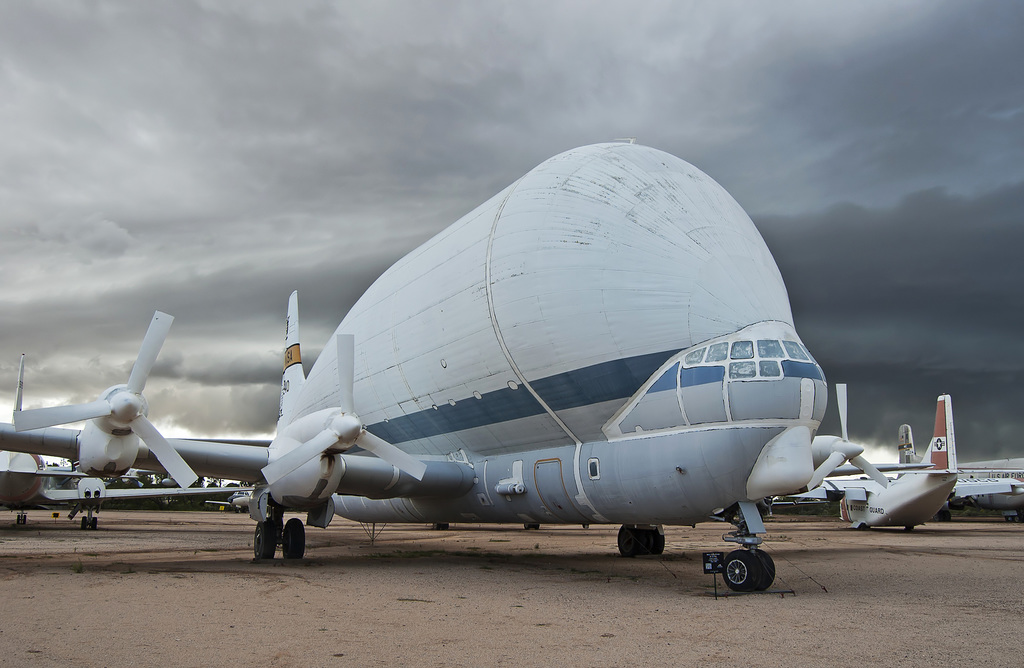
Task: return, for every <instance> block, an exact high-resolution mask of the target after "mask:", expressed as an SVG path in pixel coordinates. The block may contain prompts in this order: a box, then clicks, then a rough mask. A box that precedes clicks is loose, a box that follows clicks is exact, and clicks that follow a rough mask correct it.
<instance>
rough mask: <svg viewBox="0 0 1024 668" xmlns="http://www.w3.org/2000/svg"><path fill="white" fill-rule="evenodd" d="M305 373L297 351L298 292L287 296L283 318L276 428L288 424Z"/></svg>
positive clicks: (300, 356)
mask: <svg viewBox="0 0 1024 668" xmlns="http://www.w3.org/2000/svg"><path fill="white" fill-rule="evenodd" d="M305 380H306V373H305V372H304V371H303V370H302V354H301V353H300V351H299V293H298V291H295V292H293V293H292V294H291V296H290V297H288V316H287V318H285V334H284V373H282V374H281V403H280V407H279V409H278V413H277V429H278V431H280V430H281V428H282V427H284V426H285V425H287V424H289V423H290V422H291V421H292V418H293V417H294V414H295V409H294V407H295V399H296V397H298V396H299V391H300V390H301V389H302V384H303V383H304V382H305Z"/></svg>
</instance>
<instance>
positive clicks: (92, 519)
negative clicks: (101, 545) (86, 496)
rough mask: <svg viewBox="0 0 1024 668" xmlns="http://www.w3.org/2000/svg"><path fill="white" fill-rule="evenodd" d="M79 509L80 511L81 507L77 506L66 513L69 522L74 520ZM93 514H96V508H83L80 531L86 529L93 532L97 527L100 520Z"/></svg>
mask: <svg viewBox="0 0 1024 668" xmlns="http://www.w3.org/2000/svg"><path fill="white" fill-rule="evenodd" d="M81 509H82V507H81V506H77V505H76V506H75V507H74V508H72V509H71V512H70V513H68V519H69V520H74V519H75V515H77V514H78V511H79V510H81ZM95 512H96V508H95V507H93V506H86V507H85V517H83V518H82V530H83V531H85V530H86V529H92V530H93V531H95V530H96V529H97V528H98V527H99V525H100V520H99V518H98V517H96V515H95V514H94V513H95Z"/></svg>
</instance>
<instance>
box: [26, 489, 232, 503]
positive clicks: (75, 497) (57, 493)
mask: <svg viewBox="0 0 1024 668" xmlns="http://www.w3.org/2000/svg"><path fill="white" fill-rule="evenodd" d="M245 491H250V492H251V491H252V488H251V487H190V488H186V489H182V488H181V487H143V488H141V489H139V488H135V489H110V488H107V489H105V490H104V492H103V500H104V501H118V500H124V499H146V498H164V497H168V496H205V495H208V494H231V493H234V492H245ZM40 494H41V495H42V496H44V497H46V500H47V501H52V502H60V503H69V502H77V501H81V500H82V499H81V497H80V495H79V491H78V490H77V489H46V490H41V491H40Z"/></svg>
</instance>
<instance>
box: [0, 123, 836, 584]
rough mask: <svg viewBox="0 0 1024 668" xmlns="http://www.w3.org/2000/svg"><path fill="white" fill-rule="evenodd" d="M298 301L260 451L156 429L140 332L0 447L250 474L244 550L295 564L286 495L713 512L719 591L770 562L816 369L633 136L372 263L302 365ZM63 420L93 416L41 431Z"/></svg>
mask: <svg viewBox="0 0 1024 668" xmlns="http://www.w3.org/2000/svg"><path fill="white" fill-rule="evenodd" d="M297 315H298V309H297V300H296V299H295V298H294V296H293V298H292V299H291V300H290V301H289V308H288V321H287V328H286V330H287V333H286V353H285V369H284V374H283V378H282V389H281V403H280V412H279V419H278V430H277V436H276V437H275V438H274V440H273V442H272V443H271V444H270V445H269V447H266V448H263V447H253V446H247V445H241V444H238V443H223V442H222V443H216V442H205V441H190V440H180V439H171V440H169V441H166V440H165V439H163V437H162V436H160V435H159V434H158V433H157V432H156V430H155V429H154V428H152V425H151V424H150V423H149V421H148V420H147V419H145V416H146V412H147V407H146V403H145V401H144V399H143V397H142V386H143V384H144V378H145V376H146V374H147V373H148V369H149V368H150V367H151V364H149V363H148V359H149V355H148V352H149V351H151V350H152V349H153V348H154V347H156V348H159V346H154V345H152V344H151V343H150V337H149V336H147V340H146V342H145V343H144V344H143V350H145V351H147V355H145V356H144V355H142V354H141V353H140V361H139V362H137V367H139V366H141V371H139V373H136V372H135V371H134V370H133V373H132V377H131V378H130V379H129V381H128V383H127V384H126V385H125V386H124V387H120V388H112V389H111V390H108V391H107V392H105V393H104V394H103V395H102V396H101V399H100V400H98V401H97V402H93V404H87V405H86V406H89V408H88V409H86V408H80V407H75V408H74V409H73V411H71V410H69V411H66V412H60V411H53V410H52V409H39V411H28V410H26V411H22V412H21V413H20V415H19V417H18V418H17V419H16V420H15V424H16V425H17V427H16V428H15V427H14V426H11V425H0V446H2V447H7V448H14V449H17V450H22V451H26V452H36V453H39V454H49V455H55V456H67V455H68V452H72V451H78V450H82V451H83V452H84V451H85V450H86V449H88V448H92V449H93V450H92V451H95V452H100V453H102V452H106V453H108V455H107V461H106V462H103V461H99V460H98V459H97V460H96V461H94V462H93V463H92V464H90V466H91V467H93V468H94V469H99V470H104V471H105V470H107V469H108V468H110V469H112V470H114V471H116V470H120V469H121V468H124V467H127V466H129V465H134V466H136V467H141V468H159V467H162V468H165V469H166V470H168V471H169V472H170V473H171V475H172V476H173V477H174V478H175V480H177V481H178V482H179V483H182V484H185V483H186V481H188V480H190V479H191V477H192V476H193V475H196V474H201V475H207V476H213V477H219V478H230V479H239V480H248V481H252V482H254V483H256V489H255V490H254V492H253V495H252V500H251V503H250V506H249V512H250V515H251V516H252V518H253V519H254V520H255V521H256V522H257V524H256V533H255V540H254V551H255V554H256V556H257V557H258V558H271V557H273V556H274V555H275V552H276V549H277V547H278V545H280V546H281V548H282V553H283V556H285V557H286V558H288V557H291V558H295V557H301V556H302V555H303V552H304V549H305V537H304V531H305V529H304V524H303V521H302V520H301V519H300V518H298V517H293V518H291V519H289V520H288V521H287V522H285V520H284V518H285V515H286V513H289V512H295V511H300V512H305V513H306V518H305V525H309V526H320V527H323V526H327V524H328V523H329V522H330V521H331V518H332V517H333V516H334V515H335V513H337V514H340V515H342V516H344V517H347V518H351V519H354V520H358V521H362V522H416V523H437V524H443V523H448V522H460V523H466V522H515V523H524V524H535V523H566V524H593V523H607V524H613V523H614V524H620V525H621V528H620V530H619V537H618V547H619V550H620V552H621V554H623V555H625V556H633V555H637V554H648V553H653V554H657V553H660V552H661V551H662V550H663V549H664V531H663V527H664V526H665V525H692V524H694V523H696V522H701V521H704V520H706V519H708V518H709V517H720V518H725V519H727V520H729V521H730V522H732V523H733V524H735V525H736V529H735V531H733V532H732V533H731V534H730V535H729V536H728V537H727V539H728V540H731V541H733V542H735V543H737V544H738V545H740V546H741V548H740V549H736V550H734V551H733V552H732V553H730V555H729V557H728V558H727V564H726V570H727V581H728V583H729V586H731V587H733V588H736V589H753V588H759V589H764V588H767V587H769V586H770V585H771V583H772V580H773V578H774V571H775V569H774V565H773V564H772V563H771V559H770V557H769V556H768V555H767V553H765V552H764V551H763V550H759V549H758V545H759V543H760V542H761V538H760V534H763V533H764V532H765V529H764V526H763V524H762V522H761V517H760V515H759V513H758V510H757V507H756V503H757V502H758V501H760V500H761V499H763V498H764V497H767V496H773V495H779V494H786V493H790V492H794V491H797V490H801V489H806V487H807V484H808V482H809V481H810V479H811V476H812V474H814V472H815V469H816V467H821V466H822V465H823V464H824V462H823V461H817V460H816V458H815V456H814V454H813V453H812V447H811V442H812V438H813V436H814V435H815V433H816V431H817V429H818V425H819V423H820V420H821V417H822V414H823V413H824V410H825V405H826V401H827V390H826V385H825V381H824V376H823V374H822V371H821V369H820V368H819V366H818V365H817V363H816V362H815V361H814V359H813V358H812V357H811V354H810V352H809V351H808V350H807V348H806V347H804V345H803V344H802V343H801V341H800V337H799V336H798V334H797V332H796V328H795V326H794V324H793V316H792V312H791V309H790V305H789V298H788V295H787V293H786V287H785V285H784V283H783V280H782V276H781V275H780V273H779V270H778V268H777V266H776V264H775V261H774V259H773V258H772V256H771V253H770V252H769V250H768V248H767V247H766V246H765V243H764V241H763V239H762V238H761V235H760V234H759V233H758V231H757V229H756V228H755V227H754V225H753V223H752V222H751V220H750V218H749V217H748V216H747V215H746V213H745V212H744V211H743V209H742V208H741V207H740V206H739V205H738V204H737V203H736V201H735V200H733V198H732V197H731V196H730V195H729V194H728V193H727V192H726V191H725V190H724V189H723V188H722V187H721V186H719V185H718V184H717V183H715V182H714V181H713V180H712V179H711V178H710V177H708V176H707V175H706V174H704V173H702V172H701V171H699V170H698V169H696V168H695V167H693V166H692V165H690V164H688V163H686V162H684V161H682V160H680V159H679V158H676V157H674V156H671V155H669V154H667V153H663V152H661V151H657V150H655V149H652V148H648V147H644V146H640V145H636V144H625V143H607V144H598V145H594V146H585V147H582V148H578V149H574V150H571V151H568V152H566V153H563V154H561V155H557V156H555V157H553V158H551V159H549V160H547V161H545V162H543V163H542V164H540V165H539V166H537V167H536V168H534V169H532V170H531V171H530V172H528V173H527V174H526V175H525V176H523V177H522V178H520V179H519V180H517V181H516V182H515V183H513V184H511V185H510V186H508V187H507V188H505V189H504V190H503V191H501V192H500V193H498V194H497V195H495V196H494V197H492V198H491V199H490V200H488V201H487V202H485V203H484V204H482V205H481V206H480V207H478V208H477V209H475V210H473V211H472V212H470V213H469V214H467V215H466V216H464V217H463V218H461V219H460V220H458V221H456V222H455V223H454V224H453V225H451V226H450V227H448V228H447V229H445V230H443V231H442V232H440V233H439V234H438V235H436V236H435V237H434V238H432V239H431V240H429V241H427V242H426V243H425V244H423V245H422V246H420V247H419V248H417V249H416V250H414V251H412V252H411V253H409V254H408V255H406V256H405V257H404V258H402V259H401V260H399V261H398V262H397V263H395V265H394V266H392V267H391V268H390V269H388V270H387V271H386V272H384V274H383V275H381V276H380V278H379V279H378V280H377V281H376V282H375V283H374V284H373V285H372V286H371V287H370V288H369V289H368V290H367V292H366V293H365V294H364V295H363V296H362V297H361V298H360V299H359V300H358V301H357V302H356V304H355V305H354V306H353V307H352V309H351V310H350V311H349V313H348V314H347V315H346V316H345V318H344V319H343V320H342V321H341V324H340V325H339V326H338V328H337V330H336V332H335V334H334V335H333V336H332V340H331V341H329V343H328V344H327V345H326V346H325V347H324V350H323V352H322V353H321V355H320V356H319V358H318V359H317V361H316V363H315V364H314V365H313V367H312V369H311V370H310V372H309V375H308V376H305V375H304V373H303V367H302V365H301V363H300V362H301V355H300V348H299V337H298V319H297ZM158 316H159V314H158ZM154 338H158V337H154ZM161 340H162V339H161ZM42 411H50V412H49V413H44V412H42ZM72 418H73V419H78V420H82V419H88V420H91V422H90V423H88V424H87V425H86V427H85V428H84V429H82V430H81V431H77V430H72V429H62V428H58V427H55V426H54V425H57V424H63V423H67V422H70V421H71V419H72ZM136 436H138V437H141V442H139V439H138V438H136ZM118 439H120V440H118ZM165 442H166V443H168V444H169V446H170V447H167V446H165V445H164V443H165ZM115 443H117V444H118V447H112V444H115ZM120 445H124V446H125V449H119V447H120ZM125 450H127V451H129V455H130V454H134V461H132V462H129V461H128V460H129V459H131V456H125V457H123V458H122V457H120V455H119V454H118V453H120V452H124V451H125ZM843 458H844V459H845V455H843ZM826 459H827V457H826ZM838 459H839V457H838V456H837V457H836V458H834V459H833V460H832V461H833V462H834V461H835V460H838ZM179 460H180V461H179ZM829 465H830V466H831V465H832V463H830V464H829ZM186 469H188V470H186Z"/></svg>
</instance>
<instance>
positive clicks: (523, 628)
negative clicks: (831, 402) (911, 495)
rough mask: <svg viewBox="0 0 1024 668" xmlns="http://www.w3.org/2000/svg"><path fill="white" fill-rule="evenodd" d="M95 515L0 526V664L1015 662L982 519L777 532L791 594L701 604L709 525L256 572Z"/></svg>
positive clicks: (784, 584) (226, 520) (341, 539)
mask: <svg viewBox="0 0 1024 668" xmlns="http://www.w3.org/2000/svg"><path fill="white" fill-rule="evenodd" d="M0 517H2V516H0ZM99 517H100V520H99V530H97V531H82V530H80V529H79V528H78V524H77V523H71V522H68V521H67V520H66V519H65V518H63V517H61V518H60V519H58V520H54V519H52V518H51V517H50V513H49V512H47V511H42V510H40V511H33V512H31V513H30V514H29V523H28V525H26V526H16V525H15V524H14V514H13V513H10V514H9V515H8V517H7V518H5V519H4V523H3V524H2V525H0V578H2V585H0V592H2V599H0V600H2V608H0V665H3V666H24V665H33V666H41V665H60V666H66V665H75V666H124V665H141V666H149V665H160V666H209V665H243V666H244V665H267V666H389V667H390V666H396V665H399V666H401V665H408V666H467V667H469V666H518V665H528V666H533V665H559V666H637V665H668V664H682V665H701V666H737V665H742V664H752V665H769V666H773V665H774V666H783V665H784V666H796V667H800V666H861V665H864V664H868V665H888V666H955V665H986V666H987V667H992V666H1017V665H1020V662H1021V661H1020V654H1019V643H1017V642H1016V640H1014V638H1015V636H1014V635H1013V633H1014V630H1015V629H1016V628H1018V626H1019V624H1020V621H1021V619H1022V615H1024V559H1022V558H1021V545H1022V543H1024V526H1021V525H1017V524H1010V523H1005V522H1002V521H996V520H988V521H977V520H963V521H954V522H951V523H945V524H930V525H927V526H924V527H919V528H918V529H917V530H916V531H913V532H904V531H902V530H873V531H852V530H847V529H845V528H844V527H843V525H842V524H840V523H839V521H838V520H821V519H804V518H793V517H781V518H776V519H774V520H771V521H769V522H768V528H769V531H770V532H771V533H770V535H769V538H768V540H767V542H766V544H765V548H766V549H767V550H769V551H770V552H771V553H772V555H773V556H774V558H775V562H776V565H777V568H778V577H777V579H776V585H775V587H776V589H779V590H790V591H791V593H785V594H783V593H762V594H750V595H742V596H741V595H732V596H725V597H720V598H718V599H715V598H714V596H713V592H714V589H713V587H712V583H713V580H712V578H711V577H710V576H707V575H704V574H703V573H702V567H701V552H704V551H727V550H728V549H729V547H730V546H729V544H727V543H724V542H723V541H722V540H721V535H722V534H723V533H724V532H725V531H726V529H727V528H728V527H726V526H725V525H722V524H715V523H706V524H700V525H698V526H697V527H696V528H692V529H691V528H689V527H669V528H668V529H667V535H666V538H667V545H666V550H665V554H664V555H663V556H661V557H646V558H635V559H624V558H621V557H619V556H618V552H617V550H616V548H615V535H616V531H617V527H597V526H591V527H590V528H589V529H583V528H581V527H578V526H576V527H555V526H551V527H542V528H541V529H540V530H539V531H525V530H523V528H522V527H521V526H499V525H484V526H476V525H453V526H452V528H451V529H450V530H449V531H434V530H432V529H431V528H430V527H428V526H422V525H389V526H387V527H385V528H383V530H382V531H381V533H380V534H379V535H378V536H377V537H376V539H375V540H374V541H373V542H372V543H371V541H370V538H369V536H368V534H367V533H366V531H365V530H364V528H363V527H361V526H360V525H358V524H355V523H352V522H346V521H344V520H339V519H336V520H335V522H334V523H333V524H332V525H331V527H330V528H328V529H325V530H323V529H309V530H308V533H307V551H306V558H305V559H303V560H301V561H283V560H280V559H276V560H273V561H262V562H258V563H256V562H253V560H252V547H251V545H252V532H253V523H252V522H251V520H249V518H248V516H247V515H240V514H235V513H219V512H217V513H215V512H207V513H202V512H196V513H170V512H168V513H161V512H141V511H110V510H106V511H104V512H103V513H102V514H101V515H100V516H99ZM996 519H998V518H996ZM378 528H380V527H378ZM718 591H719V593H720V594H722V593H724V592H725V591H726V590H725V588H724V586H723V585H722V584H721V583H720V582H719V585H718Z"/></svg>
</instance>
